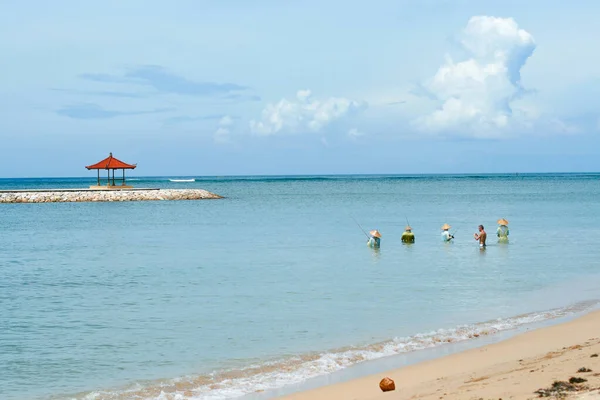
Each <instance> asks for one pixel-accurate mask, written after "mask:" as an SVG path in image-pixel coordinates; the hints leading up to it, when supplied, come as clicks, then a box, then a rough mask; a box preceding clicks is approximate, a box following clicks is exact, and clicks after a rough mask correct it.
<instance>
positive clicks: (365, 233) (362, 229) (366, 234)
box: [350, 217, 371, 239]
mask: <svg viewBox="0 0 600 400" xmlns="http://www.w3.org/2000/svg"><path fill="white" fill-rule="evenodd" d="M350 218H352V220H353V221H354V222H355V223H356V225H358V227H359V228H360V230H361V231H363V233H364V234H365V236H366V237H367V238H369V239H371V236H369V235H368V234H367V232H365V230H364V229H363V228H362V226H360V224H359V223H358V221H357V220H355V219H354V217H350Z"/></svg>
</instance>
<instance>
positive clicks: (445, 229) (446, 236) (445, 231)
mask: <svg viewBox="0 0 600 400" xmlns="http://www.w3.org/2000/svg"><path fill="white" fill-rule="evenodd" d="M450 228H451V227H450V225H448V224H444V225H443V226H442V240H443V241H444V242H449V241H451V240H452V239H454V236H452V235H451V234H450V232H448V229H450Z"/></svg>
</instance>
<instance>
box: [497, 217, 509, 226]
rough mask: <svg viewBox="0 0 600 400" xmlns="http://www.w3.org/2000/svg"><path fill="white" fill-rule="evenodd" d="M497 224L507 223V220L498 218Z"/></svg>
mask: <svg viewBox="0 0 600 400" xmlns="http://www.w3.org/2000/svg"><path fill="white" fill-rule="evenodd" d="M498 225H508V221H507V220H505V219H504V218H500V219H499V220H498Z"/></svg>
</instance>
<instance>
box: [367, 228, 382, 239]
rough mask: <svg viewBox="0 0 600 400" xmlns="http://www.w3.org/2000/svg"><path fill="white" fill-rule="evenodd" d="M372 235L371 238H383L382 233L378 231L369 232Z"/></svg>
mask: <svg viewBox="0 0 600 400" xmlns="http://www.w3.org/2000/svg"><path fill="white" fill-rule="evenodd" d="M369 233H370V234H371V236H373V237H376V238H381V233H379V231H378V230H377V229H375V230H372V231H371V232H369Z"/></svg>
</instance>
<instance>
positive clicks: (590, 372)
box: [281, 311, 600, 400]
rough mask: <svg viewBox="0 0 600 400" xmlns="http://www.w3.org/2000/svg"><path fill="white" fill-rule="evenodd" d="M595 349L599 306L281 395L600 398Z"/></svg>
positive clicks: (396, 399)
mask: <svg viewBox="0 0 600 400" xmlns="http://www.w3.org/2000/svg"><path fill="white" fill-rule="evenodd" d="M598 354H600V311H595V312H592V313H589V314H587V315H584V316H582V317H579V318H577V319H574V320H571V321H568V322H565V323H562V324H559V325H554V326H550V327H545V328H541V329H538V330H533V331H529V332H526V333H523V334H521V335H518V336H515V337H513V338H511V339H508V340H505V341H502V342H499V343H495V344H491V345H488V346H484V347H480V348H475V349H471V350H468V351H465V352H462V353H458V354H454V355H450V356H446V357H443V358H439V359H435V360H431V361H427V362H423V363H419V364H416V365H412V366H408V367H405V368H401V369H397V370H392V371H388V372H386V373H382V374H376V375H371V376H366V377H362V378H358V379H355V380H352V381H349V382H344V383H339V384H334V385H331V386H326V387H322V388H318V389H314V390H310V391H306V392H300V393H296V394H292V395H289V396H285V397H281V398H282V399H286V400H305V399H306V400H308V399H311V400H321V399H322V400H325V399H327V400H335V399H340V400H341V399H344V400H350V399H355V400H379V399H388V400H400V399H486V400H487V399H534V398H540V397H547V398H573V399H596V398H598V399H600V358H599V357H598ZM385 377H389V378H391V379H392V380H394V382H395V390H393V391H388V392H382V390H381V389H380V388H379V383H380V381H381V380H382V379H383V378H385ZM571 378H575V379H571ZM577 378H581V379H584V380H585V381H581V379H577ZM569 380H571V381H572V382H574V381H580V383H569ZM555 382H556V383H555ZM553 385H554V387H553ZM540 389H542V390H541V391H540Z"/></svg>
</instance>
